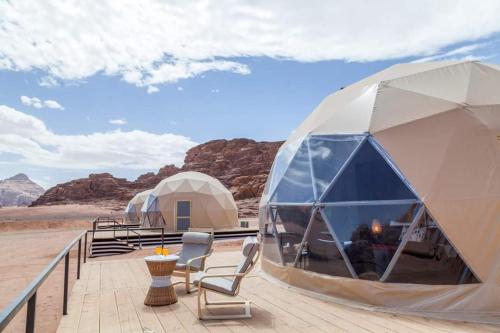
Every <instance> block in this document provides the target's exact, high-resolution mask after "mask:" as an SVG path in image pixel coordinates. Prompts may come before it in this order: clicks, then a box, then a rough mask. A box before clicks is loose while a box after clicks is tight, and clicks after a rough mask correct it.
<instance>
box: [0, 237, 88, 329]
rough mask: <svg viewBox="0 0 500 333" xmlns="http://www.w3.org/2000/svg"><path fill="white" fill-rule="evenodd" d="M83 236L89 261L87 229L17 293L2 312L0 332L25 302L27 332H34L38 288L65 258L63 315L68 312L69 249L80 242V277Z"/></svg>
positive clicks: (78, 272) (78, 270) (85, 259)
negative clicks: (26, 307)
mask: <svg viewBox="0 0 500 333" xmlns="http://www.w3.org/2000/svg"><path fill="white" fill-rule="evenodd" d="M82 237H85V244H84V246H85V249H84V259H83V262H86V261H87V254H86V249H87V231H84V232H82V233H81V234H80V235H78V236H77V237H76V238H75V239H73V240H72V241H71V242H70V243H69V244H68V245H66V247H65V248H64V249H63V250H62V251H61V252H59V254H58V255H57V256H56V257H55V258H54V259H52V261H51V262H50V263H49V264H48V265H47V266H45V268H44V269H43V271H42V272H40V273H39V274H38V275H37V276H36V277H35V278H34V279H33V280H32V281H31V282H30V284H29V285H28V286H27V287H26V288H24V289H23V291H21V292H20V293H19V295H17V297H16V298H14V300H12V302H10V303H9V304H8V305H7V306H6V307H5V309H4V310H3V311H2V312H1V313H0V332H1V331H3V330H4V329H5V328H6V327H7V325H8V324H9V323H10V322H11V321H12V319H14V317H15V316H16V314H17V313H18V312H19V311H20V310H21V309H22V307H23V306H24V304H26V303H28V309H27V314H26V332H27V333H32V332H34V330H35V311H36V294H37V291H38V288H40V286H41V285H42V283H43V282H44V281H45V280H46V279H47V277H48V276H49V275H50V273H52V271H53V270H54V269H55V268H56V267H57V265H58V264H59V262H60V261H61V260H62V259H63V258H64V296H63V315H66V314H68V275H69V251H71V249H72V248H73V246H74V245H75V244H76V243H77V242H78V266H77V271H76V278H77V279H80V261H81V253H82Z"/></svg>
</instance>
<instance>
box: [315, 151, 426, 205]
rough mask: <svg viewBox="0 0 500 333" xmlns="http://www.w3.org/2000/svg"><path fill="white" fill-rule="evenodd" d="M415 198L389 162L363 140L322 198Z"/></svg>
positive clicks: (367, 199)
mask: <svg viewBox="0 0 500 333" xmlns="http://www.w3.org/2000/svg"><path fill="white" fill-rule="evenodd" d="M402 199H403V200H404V199H417V198H416V196H415V194H413V192H412V191H411V190H410V189H409V188H408V186H407V185H406V184H405V183H404V181H403V180H402V179H401V178H399V175H398V174H397V173H396V172H395V171H394V170H393V169H392V168H391V166H390V165H389V163H388V162H387V161H386V160H385V159H384V158H383V157H382V156H381V155H380V153H379V152H378V151H377V150H376V149H375V148H374V147H373V146H372V144H371V143H370V142H369V141H365V142H364V143H363V144H362V146H361V147H360V148H359V150H358V151H357V152H356V155H355V156H354V157H353V158H352V160H351V161H350V162H349V165H347V167H346V168H345V169H344V170H343V172H342V174H340V175H339V177H338V180H336V181H335V183H334V184H333V186H332V188H331V189H330V190H329V192H328V193H327V194H326V195H325V198H324V199H323V200H322V202H339V201H372V200H402Z"/></svg>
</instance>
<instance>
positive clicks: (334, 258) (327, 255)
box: [298, 212, 352, 277]
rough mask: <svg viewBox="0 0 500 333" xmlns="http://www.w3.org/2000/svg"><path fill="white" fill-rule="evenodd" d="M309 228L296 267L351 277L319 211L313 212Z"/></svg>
mask: <svg viewBox="0 0 500 333" xmlns="http://www.w3.org/2000/svg"><path fill="white" fill-rule="evenodd" d="M310 228H311V229H310V232H309V235H308V237H307V239H306V242H305V243H304V247H303V248H302V251H301V256H300V260H299V261H298V267H300V268H303V269H306V270H308V271H313V272H316V273H321V274H329V275H334V276H344V277H352V276H351V273H349V270H348V269H347V266H346V264H345V262H344V258H343V257H342V255H341V254H340V251H339V249H338V248H337V245H336V244H335V240H334V238H333V237H332V235H331V234H330V231H329V230H328V228H327V226H326V224H325V221H324V220H323V217H322V216H321V214H320V213H319V212H318V213H316V214H315V216H314V220H313V222H312V225H311V227H310Z"/></svg>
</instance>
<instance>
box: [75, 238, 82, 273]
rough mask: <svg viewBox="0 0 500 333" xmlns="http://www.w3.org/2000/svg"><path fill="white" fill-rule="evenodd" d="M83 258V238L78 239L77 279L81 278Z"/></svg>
mask: <svg viewBox="0 0 500 333" xmlns="http://www.w3.org/2000/svg"><path fill="white" fill-rule="evenodd" d="M81 260H82V239H81V238H80V239H79V240H78V263H77V264H76V279H77V280H80V261H81Z"/></svg>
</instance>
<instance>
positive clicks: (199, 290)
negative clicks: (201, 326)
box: [198, 287, 206, 320]
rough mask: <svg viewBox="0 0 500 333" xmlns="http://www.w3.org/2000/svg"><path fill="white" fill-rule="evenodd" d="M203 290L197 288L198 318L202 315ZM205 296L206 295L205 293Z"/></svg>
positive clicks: (200, 318) (201, 317)
mask: <svg viewBox="0 0 500 333" xmlns="http://www.w3.org/2000/svg"><path fill="white" fill-rule="evenodd" d="M202 292H204V290H203V288H201V287H200V288H198V319H199V320H202V319H203V316H202V314H201V293H202ZM205 297H206V295H205Z"/></svg>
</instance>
